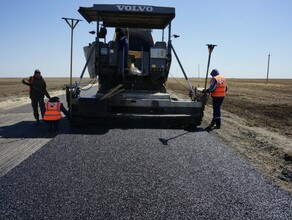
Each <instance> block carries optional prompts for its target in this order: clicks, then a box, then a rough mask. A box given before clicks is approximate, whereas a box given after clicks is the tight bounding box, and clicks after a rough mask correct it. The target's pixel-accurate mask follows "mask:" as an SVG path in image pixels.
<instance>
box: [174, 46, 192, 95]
mask: <svg viewBox="0 0 292 220" xmlns="http://www.w3.org/2000/svg"><path fill="white" fill-rule="evenodd" d="M171 49H172V50H173V53H174V55H175V57H176V59H177V62H178V64H179V66H180V68H181V70H182V72H183V74H184V76H185V79H186V80H187V83H188V85H189V87H190V90H191V91H192V93H194V90H193V87H192V86H191V84H190V82H189V79H188V77H187V74H186V73H185V70H184V68H183V66H182V65H181V62H180V60H179V58H178V56H177V54H176V52H175V50H174V48H173V46H172V44H171Z"/></svg>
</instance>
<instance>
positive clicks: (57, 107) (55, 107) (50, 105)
mask: <svg viewBox="0 0 292 220" xmlns="http://www.w3.org/2000/svg"><path fill="white" fill-rule="evenodd" d="M45 107H46V111H45V114H44V118H43V120H44V121H46V122H47V123H48V125H49V130H57V129H58V125H59V122H60V120H61V119H62V115H61V112H63V113H64V115H66V117H67V118H68V119H69V120H70V115H69V112H68V111H67V110H66V108H65V107H64V106H63V104H62V103H61V102H60V101H59V97H52V98H50V99H49V101H48V102H47V104H46V106H45Z"/></svg>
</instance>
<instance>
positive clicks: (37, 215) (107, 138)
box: [0, 126, 292, 219]
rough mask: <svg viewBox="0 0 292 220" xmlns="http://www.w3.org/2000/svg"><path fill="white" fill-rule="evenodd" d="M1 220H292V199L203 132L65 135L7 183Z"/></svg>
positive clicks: (82, 131)
mask: <svg viewBox="0 0 292 220" xmlns="http://www.w3.org/2000/svg"><path fill="white" fill-rule="evenodd" d="M0 186H1V192H0V204H1V208H0V218H1V219H292V197H291V195H290V194H288V193H287V192H284V191H282V190H281V189H279V188H278V187H277V186H275V185H273V184H272V183H271V181H270V180H269V179H267V178H265V177H263V176H262V175H261V174H259V173H258V172H257V171H255V170H254V169H253V168H251V167H250V166H249V165H248V164H247V163H246V162H245V161H244V160H243V159H241V158H240V157H239V156H238V155H236V154H235V153H233V152H231V151H230V150H228V148H227V147H226V146H224V145H223V144H221V143H220V142H218V141H217V140H216V139H215V138H214V137H213V136H212V135H211V134H209V133H208V132H206V131H204V129H200V128H199V129H198V130H197V131H196V132H194V131H188V130H183V129H159V128H133V127H120V128H114V127H95V126H88V127H81V128H75V129H68V130H66V131H65V130H64V131H62V130H61V131H59V132H57V133H56V134H55V135H54V138H53V139H52V140H51V141H50V142H48V143H47V144H46V145H45V146H43V147H42V148H41V149H40V150H38V151H37V152H36V153H34V154H33V155H31V156H30V157H28V158H27V159H26V160H24V161H23V162H22V163H21V164H20V165H18V166H17V167H15V168H14V169H12V170H11V171H10V172H8V173H7V174H6V175H4V176H2V177H1V179H0Z"/></svg>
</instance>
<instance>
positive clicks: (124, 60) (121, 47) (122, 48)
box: [115, 28, 129, 74]
mask: <svg viewBox="0 0 292 220" xmlns="http://www.w3.org/2000/svg"><path fill="white" fill-rule="evenodd" d="M115 33H116V40H115V41H116V43H117V47H118V51H119V55H120V56H122V57H119V68H120V69H121V72H122V74H126V73H127V72H128V71H129V70H128V50H129V42H128V38H127V35H126V33H125V31H124V30H122V29H121V28H116V29H115Z"/></svg>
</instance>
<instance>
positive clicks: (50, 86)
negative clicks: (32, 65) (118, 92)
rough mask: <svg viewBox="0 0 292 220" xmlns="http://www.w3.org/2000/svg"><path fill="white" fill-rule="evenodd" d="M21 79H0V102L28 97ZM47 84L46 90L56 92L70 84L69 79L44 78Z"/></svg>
mask: <svg viewBox="0 0 292 220" xmlns="http://www.w3.org/2000/svg"><path fill="white" fill-rule="evenodd" d="M22 79H23V78H0V97H1V98H0V101H1V100H3V99H6V98H7V97H10V96H14V97H24V96H28V91H29V87H28V86H26V85H23V84H22V83H21V80H22ZM45 81H46V83H47V90H48V92H49V93H50V91H56V90H62V89H63V88H64V85H65V84H70V78H69V77H66V78H65V77H64V78H45ZM75 81H77V82H78V81H79V78H73V80H72V83H73V84H74V83H75ZM90 81H91V79H89V78H84V79H83V80H82V85H86V84H87V83H88V82H90Z"/></svg>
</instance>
